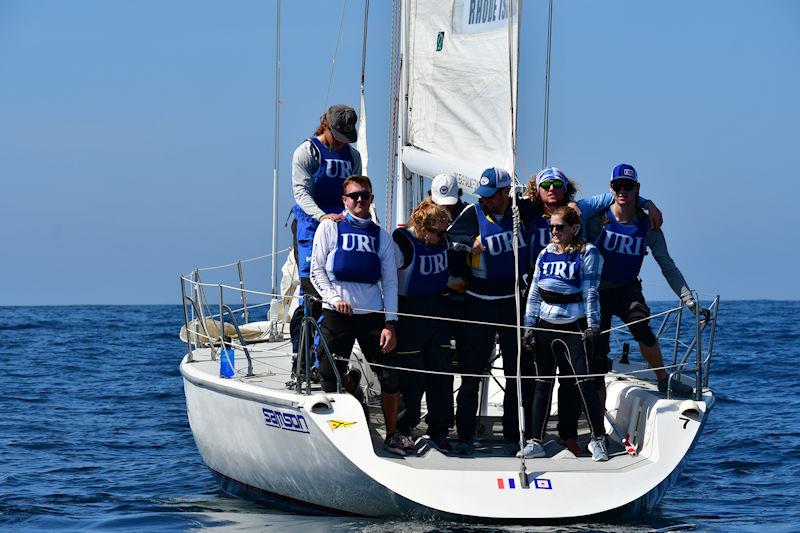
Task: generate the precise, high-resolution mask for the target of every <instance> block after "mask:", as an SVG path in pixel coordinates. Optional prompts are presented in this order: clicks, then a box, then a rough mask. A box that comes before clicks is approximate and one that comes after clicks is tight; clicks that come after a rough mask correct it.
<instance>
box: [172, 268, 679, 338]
mask: <svg viewBox="0 0 800 533" xmlns="http://www.w3.org/2000/svg"><path fill="white" fill-rule="evenodd" d="M187 281H189V282H190V283H192V284H193V285H197V286H200V287H222V288H224V289H230V290H232V291H236V292H242V291H244V292H247V293H250V294H258V295H261V296H275V297H278V296H280V297H281V298H289V299H292V298H300V296H295V295H281V294H273V293H270V292H263V291H254V290H251V289H241V288H240V287H234V286H232V285H225V284H224V283H200V282H197V283H195V282H193V281H191V280H187ZM306 296H308V295H306ZM312 299H313V298H312ZM683 305H684V304H681V305H679V306H678V307H673V308H672V309H667V310H666V311H662V312H661V313H657V314H655V315H650V316H647V317H644V318H640V319H639V320H633V321H631V322H625V323H623V324H622V325H619V326H615V327H613V328H609V329H607V330H604V331H601V332H600V333H601V334H605V333H610V332H612V331H616V330H618V329H622V328H626V327H628V326H631V325H633V324H638V323H639V322H644V321H646V320H650V319H652V318H657V317H659V316H662V315H666V314H668V313H672V312H675V311H677V310H678V309H680V308H681V307H683ZM352 309H353V311H364V312H365V313H378V314H382V315H388V314H395V315H397V316H405V317H409V318H427V319H430V320H443V321H447V322H462V323H464V324H479V325H484V326H493V327H502V328H514V329H520V330H530V331H542V332H552V333H567V334H570V335H581V332H579V331H574V332H573V331H564V330H558V329H548V328H537V327H535V326H515V325H514V324H502V323H500V322H483V321H481V320H466V319H462V318H448V317H440V316H433V315H418V314H415V313H403V312H400V311H395V312H394V313H390V312H389V311H386V310H384V309H366V308H361V307H352Z"/></svg>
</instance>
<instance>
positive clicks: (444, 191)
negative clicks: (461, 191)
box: [431, 174, 458, 205]
mask: <svg viewBox="0 0 800 533" xmlns="http://www.w3.org/2000/svg"><path fill="white" fill-rule="evenodd" d="M431 200H433V203H435V204H436V205H455V204H456V203H457V202H458V181H456V177H455V176H453V175H452V174H439V175H438V176H436V177H434V178H433V182H431Z"/></svg>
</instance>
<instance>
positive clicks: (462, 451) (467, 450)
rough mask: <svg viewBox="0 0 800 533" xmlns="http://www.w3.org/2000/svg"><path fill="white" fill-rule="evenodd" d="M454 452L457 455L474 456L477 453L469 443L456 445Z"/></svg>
mask: <svg viewBox="0 0 800 533" xmlns="http://www.w3.org/2000/svg"><path fill="white" fill-rule="evenodd" d="M454 452H455V453H456V454H457V455H472V454H474V453H475V448H473V447H472V444H470V443H469V442H459V443H458V444H456V448H455V450H454Z"/></svg>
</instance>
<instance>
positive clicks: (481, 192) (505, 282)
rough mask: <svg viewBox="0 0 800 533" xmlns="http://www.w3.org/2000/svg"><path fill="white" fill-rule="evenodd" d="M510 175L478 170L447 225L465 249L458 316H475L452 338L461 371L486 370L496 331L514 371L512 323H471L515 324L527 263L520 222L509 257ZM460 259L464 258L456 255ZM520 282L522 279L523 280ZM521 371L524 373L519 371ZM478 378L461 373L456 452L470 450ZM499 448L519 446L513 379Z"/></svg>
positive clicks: (509, 371)
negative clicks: (468, 195)
mask: <svg viewBox="0 0 800 533" xmlns="http://www.w3.org/2000/svg"><path fill="white" fill-rule="evenodd" d="M510 189H511V176H510V175H509V173H508V172H507V171H505V170H503V169H501V168H488V169H486V170H484V171H483V174H481V178H480V186H479V187H478V188H477V189H476V190H475V194H476V195H477V196H479V197H480V199H479V201H478V202H477V203H475V204H471V205H468V206H467V207H466V208H465V209H464V210H463V211H462V212H461V214H460V215H459V216H458V218H456V220H455V221H454V222H453V224H452V225H451V226H450V228H449V229H448V230H447V234H448V239H449V240H450V241H451V242H452V243H453V247H454V248H455V249H456V250H458V251H460V252H461V253H462V254H466V260H467V261H468V263H467V268H466V272H465V274H466V275H467V276H468V287H467V291H466V294H467V296H466V301H465V303H464V318H465V319H466V320H470V321H475V322H476V323H475V324H470V325H469V326H468V327H462V328H461V329H460V331H459V333H458V337H457V339H456V346H457V348H458V358H459V371H460V372H463V373H465V374H480V373H483V372H485V371H486V370H487V368H488V366H489V360H490V358H491V356H492V353H493V352H494V345H495V336H496V335H497V334H499V336H500V349H501V351H502V355H503V371H504V373H505V375H507V376H509V375H515V374H516V373H517V343H518V338H519V336H518V335H519V334H518V331H517V329H516V327H507V326H494V325H491V326H490V325H485V324H480V323H477V322H492V323H495V324H507V325H510V326H516V324H517V306H516V302H515V291H517V290H521V287H518V286H517V284H516V280H517V278H518V279H520V280H522V277H523V275H524V273H525V272H526V270H527V267H528V262H529V259H528V240H527V238H526V232H525V228H524V225H521V226H520V230H519V232H518V246H517V252H518V255H517V261H516V263H515V257H514V246H513V242H514V240H515V239H514V229H513V226H514V222H513V216H512V209H511V198H510V197H509V193H510ZM518 205H519V210H520V219H521V220H522V221H524V220H526V219H527V218H529V217H530V215H531V213H530V211H531V205H530V203H529V202H527V201H522V200H521V199H520V202H519V204H518ZM462 261H464V258H463V255H462ZM461 264H462V265H463V264H465V263H463V262H462V263H461ZM523 283H524V282H523ZM522 374H523V375H526V374H530V372H525V369H523V371H522ZM480 381H481V379H480V378H477V377H470V376H462V378H461V387H460V388H459V390H458V397H457V399H456V403H457V409H456V429H457V431H458V439H459V442H458V444H457V445H456V448H455V451H456V453H459V454H462V455H471V454H472V453H473V452H474V443H475V442H476V440H475V437H476V429H477V420H476V415H477V411H478V387H479V384H480ZM532 389H533V382H532V380H529V379H528V380H523V381H522V396H523V400H524V401H526V403H530V397H531V395H532ZM503 437H504V439H505V441H506V442H505V445H504V447H503V451H504V453H506V454H508V455H514V454H515V453H516V452H517V451H518V450H519V437H520V436H519V424H518V420H517V387H516V383H515V382H514V380H511V379H507V380H506V387H505V395H504V399H503Z"/></svg>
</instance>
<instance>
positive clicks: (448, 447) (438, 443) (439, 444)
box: [433, 437, 453, 454]
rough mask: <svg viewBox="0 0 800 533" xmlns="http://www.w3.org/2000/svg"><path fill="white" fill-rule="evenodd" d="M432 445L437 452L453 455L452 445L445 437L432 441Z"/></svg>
mask: <svg viewBox="0 0 800 533" xmlns="http://www.w3.org/2000/svg"><path fill="white" fill-rule="evenodd" d="M433 445H434V446H435V447H436V449H437V450H439V451H440V452H442V453H444V454H448V453H453V445H452V444H450V441H449V440H447V437H439V438H438V439H435V440H434V441H433Z"/></svg>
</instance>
